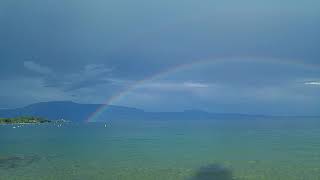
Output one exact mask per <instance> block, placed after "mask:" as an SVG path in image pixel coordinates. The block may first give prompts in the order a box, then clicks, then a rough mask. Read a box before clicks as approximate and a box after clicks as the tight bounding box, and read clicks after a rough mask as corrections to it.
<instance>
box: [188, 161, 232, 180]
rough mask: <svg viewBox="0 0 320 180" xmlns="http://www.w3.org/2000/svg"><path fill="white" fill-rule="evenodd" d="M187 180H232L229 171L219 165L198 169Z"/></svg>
mask: <svg viewBox="0 0 320 180" xmlns="http://www.w3.org/2000/svg"><path fill="white" fill-rule="evenodd" d="M187 180H234V178H233V175H232V171H231V169H229V168H227V167H224V166H222V165H220V164H209V165H206V166H202V167H200V168H199V169H198V170H197V171H196V172H195V175H194V176H192V177H191V178H188V179H187Z"/></svg>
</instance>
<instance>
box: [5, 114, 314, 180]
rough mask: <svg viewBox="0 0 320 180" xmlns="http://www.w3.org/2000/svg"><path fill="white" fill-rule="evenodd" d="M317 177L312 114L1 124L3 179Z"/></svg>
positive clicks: (246, 179) (247, 179)
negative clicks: (214, 118)
mask: <svg viewBox="0 0 320 180" xmlns="http://www.w3.org/2000/svg"><path fill="white" fill-rule="evenodd" d="M204 176H206V177H205V178H203V177H204ZM319 178H320V122H318V120H317V119H308V120H306V119H281V120H279V119H264V120H212V121H201V120H198V121H197V120H195V121H175V120H170V121H152V120H149V121H119V122H110V123H109V126H108V127H107V128H105V127H104V124H102V123H87V124H63V125H62V126H61V127H57V125H54V124H47V125H24V126H23V127H20V128H13V127H12V126H11V125H10V126H8V125H6V126H0V179H1V180H12V179H19V180H20V179H22V180H24V179H28V180H46V179H50V180H55V179H58V180H69V179H71V180H82V179H83V180H88V179H90V180H95V179H124V180H126V179H130V180H131V179H137V180H144V179H161V180H170V179H174V180H175V179H183V180H188V179H197V180H199V179H214V180H230V179H237V180H238V179H239V180H242V179H243V180H256V179H257V180H263V179H268V180H277V179H279V180H280V179H281V180H284V179H286V180H287V179H288V180H289V179H293V180H295V179H297V180H301V179H312V180H313V179H319Z"/></svg>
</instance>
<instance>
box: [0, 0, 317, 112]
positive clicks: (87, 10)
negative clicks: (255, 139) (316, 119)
mask: <svg viewBox="0 0 320 180" xmlns="http://www.w3.org/2000/svg"><path fill="white" fill-rule="evenodd" d="M319 7H320V2H319V1H316V0H306V1H297V0H291V1H288V0H283V1H275V0H270V1H262V0H260V1H259V0H258V1H257V0H255V1H253V0H251V1H249V0H244V1H228V0H227V1H215V0H210V1H208V0H205V1H201V2H199V1H194V0H185V1H176V0H171V1H169V0H163V1H150V0H148V1H147V0H137V1H129V0H123V1H118V0H117V1H116V0H109V1H102V0H92V1H83V0H69V1H62V0H55V1H41V0H29V1H22V2H21V1H20V2H18V1H12V0H2V1H1V2H0V23H1V28H0V39H1V41H0V83H1V89H0V108H12V107H20V106H24V105H27V104H30V103H35V102H40V101H52V100H72V101H76V102H81V103H103V102H106V101H107V100H108V99H110V98H111V97H113V96H115V95H117V94H119V93H121V92H123V91H125V92H126V89H128V87H131V86H132V85H133V84H137V82H140V81H141V80H143V79H148V78H150V77H153V76H154V75H156V74H159V73H161V72H164V71H170V69H174V67H177V66H181V65H183V64H190V63H196V62H198V64H197V65H194V66H189V67H188V68H184V69H183V68H181V69H180V70H178V71H173V72H170V73H167V74H165V75H163V76H160V77H158V78H155V79H152V80H149V81H144V83H139V85H135V88H133V89H132V90H131V91H130V92H126V95H125V96H123V97H122V98H119V99H115V100H113V101H112V102H113V103H114V104H117V105H127V106H134V107H139V108H143V109H146V110H150V111H176V110H183V109H204V110H208V111H212V112H241V113H254V114H292V113H293V114H310V115H311V114H318V115H319V114H320V111H319V108H318V107H320V60H319V57H320V51H319V47H320V37H319V36H320V34H319V32H320V11H319ZM202 61H206V62H209V63H201V62H202Z"/></svg>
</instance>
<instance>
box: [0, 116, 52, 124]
mask: <svg viewBox="0 0 320 180" xmlns="http://www.w3.org/2000/svg"><path fill="white" fill-rule="evenodd" d="M50 122H51V121H49V120H47V119H45V118H40V117H15V118H0V125H10V124H11V125H15V124H21V125H25V124H42V123H50Z"/></svg>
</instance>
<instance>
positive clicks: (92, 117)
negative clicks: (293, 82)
mask: <svg viewBox="0 0 320 180" xmlns="http://www.w3.org/2000/svg"><path fill="white" fill-rule="evenodd" d="M257 60H259V61H257ZM225 62H267V63H277V64H282V65H297V66H304V67H308V68H312V69H313V68H315V66H314V65H312V64H306V63H302V62H299V61H297V60H286V59H277V58H256V57H244V58H243V57H242V58H219V59H209V60H201V61H193V62H190V63H186V64H179V65H177V66H173V67H171V68H169V69H165V70H164V71H160V72H158V73H155V74H154V75H152V76H150V77H148V78H145V79H142V80H139V81H136V82H135V83H132V84H131V85H129V86H128V87H127V88H126V89H124V90H122V91H120V92H118V93H116V94H114V95H113V96H111V97H110V98H108V99H107V100H106V101H105V102H104V103H103V104H102V105H101V106H100V107H99V108H97V110H96V111H95V112H93V113H92V114H91V115H90V116H89V117H88V118H87V119H86V122H95V119H96V117H98V116H99V115H100V114H101V113H102V112H103V111H105V110H106V109H107V108H108V106H109V105H112V104H114V103H116V102H118V101H120V100H121V99H123V98H125V97H126V96H127V95H128V94H129V93H130V92H132V91H134V90H135V89H137V88H138V87H139V86H141V85H142V84H145V83H147V82H151V81H154V80H156V79H160V78H163V77H166V76H168V75H170V74H172V73H176V72H179V71H183V70H187V69H191V68H193V67H195V66H199V65H206V64H208V65H212V64H215V63H225Z"/></svg>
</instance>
